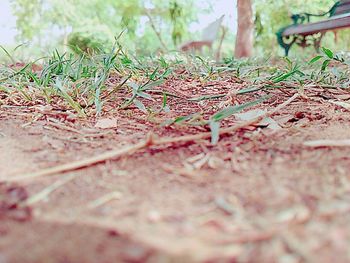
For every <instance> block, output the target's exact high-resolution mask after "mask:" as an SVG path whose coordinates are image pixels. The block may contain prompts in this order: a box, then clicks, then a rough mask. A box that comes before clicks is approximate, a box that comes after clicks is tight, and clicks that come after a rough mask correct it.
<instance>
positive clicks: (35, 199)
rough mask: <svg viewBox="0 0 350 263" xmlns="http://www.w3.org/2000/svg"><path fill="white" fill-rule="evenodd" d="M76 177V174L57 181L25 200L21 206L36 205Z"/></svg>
mask: <svg viewBox="0 0 350 263" xmlns="http://www.w3.org/2000/svg"><path fill="white" fill-rule="evenodd" d="M77 176H78V174H69V175H67V176H65V177H63V178H61V179H60V180H58V181H56V182H54V183H53V184H51V185H49V186H48V187H46V188H44V189H43V190H41V191H40V192H38V193H37V194H34V195H32V196H30V197H29V198H28V199H26V200H25V201H24V203H23V205H25V206H27V205H33V204H35V203H38V202H40V201H42V200H44V199H45V198H47V197H48V196H49V195H50V194H51V193H52V192H54V191H55V190H57V189H58V188H60V187H61V186H63V185H65V184H66V183H68V182H70V181H72V180H73V179H74V178H75V177H77Z"/></svg>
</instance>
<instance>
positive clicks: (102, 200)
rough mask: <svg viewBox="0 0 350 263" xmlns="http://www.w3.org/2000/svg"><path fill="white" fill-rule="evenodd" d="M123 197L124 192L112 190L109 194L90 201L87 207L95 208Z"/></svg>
mask: <svg viewBox="0 0 350 263" xmlns="http://www.w3.org/2000/svg"><path fill="white" fill-rule="evenodd" d="M121 197H122V194H121V193H120V192H118V191H114V192H111V193H108V194H105V195H103V196H101V197H100V198H97V199H96V200H94V201H92V202H90V203H89V204H88V205H87V208H88V209H95V208H97V207H99V206H102V205H104V204H106V203H108V202H110V201H112V200H114V199H120V198H121Z"/></svg>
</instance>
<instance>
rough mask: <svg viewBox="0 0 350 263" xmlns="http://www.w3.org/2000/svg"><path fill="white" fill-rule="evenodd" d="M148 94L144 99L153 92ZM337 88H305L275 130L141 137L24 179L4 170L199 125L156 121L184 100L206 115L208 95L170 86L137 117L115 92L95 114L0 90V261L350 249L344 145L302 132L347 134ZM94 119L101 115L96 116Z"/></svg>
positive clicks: (269, 256) (297, 254)
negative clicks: (164, 102) (93, 160)
mask: <svg viewBox="0 0 350 263" xmlns="http://www.w3.org/2000/svg"><path fill="white" fill-rule="evenodd" d="M235 81H236V80H234V79H227V80H224V81H221V82H213V83H209V84H208V83H205V84H203V83H200V82H196V81H194V80H191V81H188V82H186V81H185V82H184V81H182V80H169V81H168V82H167V83H166V84H164V85H163V86H162V87H161V89H164V90H167V91H169V92H172V93H175V94H177V95H179V96H185V95H186V96H195V95H197V96H199V95H204V94H221V93H225V92H228V90H229V89H230V88H231V87H232V85H234V83H235ZM236 87H239V85H238V86H237V85H236ZM295 92H296V91H295V90H293V89H286V91H283V92H282V91H275V93H274V94H275V95H274V96H273V97H272V98H271V99H269V100H268V101H266V102H264V103H263V104H260V105H258V106H256V108H259V109H273V108H275V107H276V106H278V105H279V104H281V103H283V102H284V101H286V100H287V99H288V98H289V97H291V95H292V94H294V93H295ZM259 95H261V94H257V93H254V94H251V95H245V96H242V98H240V100H243V101H245V100H252V99H254V98H256V97H257V96H259ZM154 96H155V98H157V100H156V101H154V102H150V104H148V105H147V106H152V105H153V106H154V107H156V105H159V104H160V101H161V96H158V95H154ZM157 96H158V97H159V98H158V97H157ZM346 96H348V97H346ZM340 98H341V99H349V98H350V96H349V93H346V92H345V91H339V90H323V89H321V88H310V89H309V90H306V93H305V96H300V97H299V98H297V99H296V100H294V101H293V102H291V103H290V104H289V105H287V106H286V107H285V108H283V109H281V110H280V111H279V112H277V113H276V114H275V115H274V116H273V119H274V120H275V121H276V122H277V123H278V124H279V126H280V127H281V128H280V129H276V130H275V129H269V128H268V127H262V126H261V125H250V126H247V127H245V128H243V129H240V130H238V131H237V132H233V133H230V134H227V135H224V136H221V138H220V141H219V143H218V144H217V145H211V143H210V140H209V139H201V140H196V141H188V142H178V143H173V144H165V145H156V146H150V147H149V148H145V149H141V150H138V151H136V152H134V153H129V154H124V155H123V156H120V157H118V158H114V159H112V160H106V161H105V162H102V163H99V164H96V165H95V164H94V165H90V166H88V167H85V168H81V169H78V170H75V171H68V172H62V173H57V174H53V175H49V176H41V177H35V178H30V177H28V178H26V179H23V180H16V179H14V178H18V177H19V176H22V175H25V174H28V173H29V174H30V173H31V172H36V171H40V170H43V169H46V168H49V167H54V166H58V165H62V164H66V163H71V162H74V161H77V160H82V159H84V158H89V157H91V156H97V155H99V154H103V153H104V152H106V151H110V150H114V149H122V148H123V147H126V146H128V145H132V144H135V143H137V142H139V141H142V140H144V139H145V137H146V134H147V133H149V132H150V131H152V132H153V134H155V135H157V136H158V137H159V138H165V137H174V138H175V137H177V136H180V135H186V134H198V133H202V132H206V131H208V129H207V128H206V127H188V126H179V125H171V126H168V127H164V126H161V125H159V123H161V122H162V121H164V120H166V119H169V118H170V117H174V116H183V115H186V114H188V113H191V112H192V113H193V112H196V111H202V113H203V115H204V116H208V114H211V113H213V112H216V111H217V109H216V108H215V106H214V105H217V104H218V101H205V102H190V101H186V100H181V99H178V98H169V107H170V110H171V112H170V113H162V114H159V115H154V116H148V117H146V115H144V114H143V113H142V112H141V111H140V110H138V109H136V108H131V109H127V110H116V105H118V103H119V102H118V99H116V100H115V101H113V100H110V101H109V102H107V103H106V105H105V108H104V109H105V110H104V112H103V114H102V116H100V117H98V118H97V117H89V118H87V119H83V118H78V117H77V116H75V115H74V114H73V113H72V111H70V110H67V109H64V108H60V107H57V106H55V105H54V104H53V105H52V106H47V105H44V104H43V103H41V102H40V100H38V101H36V102H35V103H29V104H27V105H23V104H21V103H17V102H18V100H16V99H14V98H11V100H10V99H8V98H6V99H8V101H6V103H3V105H2V106H1V108H0V182H2V183H1V184H0V220H1V224H0V262H1V263H3V262H4V263H5V262H6V263H7V262H11V263H12V262H33V263H34V262H35V263H38V262H106V263H107V262H270V263H271V262H283V263H284V262H286V263H289V262H338V263H341V262H350V250H349V247H350V223H349V222H350V202H349V201H350V172H349V171H350V147H349V145H347V146H346V145H343V146H327V147H312V146H307V145H306V144H305V142H308V141H312V140H326V139H328V140H346V139H347V140H348V139H350V114H349V111H347V110H346V109H344V108H343V107H341V106H338V105H335V104H334V103H331V102H330V100H339V99H340ZM232 101H233V100H232ZM152 103H153V104H152ZM106 118H109V120H110V121H107V124H108V125H109V128H106V129H102V128H99V125H97V126H96V123H98V122H99V120H105V119H106ZM113 122H115V125H114V126H113V125H111V123H113ZM237 122H239V121H238V120H235V119H234V118H231V120H229V121H225V122H224V123H223V126H230V125H235V124H236V123H237ZM108 125H107V126H108Z"/></svg>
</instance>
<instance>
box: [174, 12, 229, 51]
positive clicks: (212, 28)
mask: <svg viewBox="0 0 350 263" xmlns="http://www.w3.org/2000/svg"><path fill="white" fill-rule="evenodd" d="M223 19H224V15H222V16H221V17H220V18H219V19H217V20H215V21H214V22H212V23H210V24H209V25H208V26H207V27H206V28H204V29H203V32H202V38H201V39H199V40H197V41H196V40H194V41H190V42H187V43H185V44H183V45H182V46H181V47H180V49H181V51H185V52H186V51H191V52H193V51H196V50H198V51H200V52H201V51H202V48H203V47H205V46H207V47H208V48H210V49H211V48H212V45H213V42H214V41H215V40H216V38H217V35H218V32H219V30H220V26H221V23H222V20H223Z"/></svg>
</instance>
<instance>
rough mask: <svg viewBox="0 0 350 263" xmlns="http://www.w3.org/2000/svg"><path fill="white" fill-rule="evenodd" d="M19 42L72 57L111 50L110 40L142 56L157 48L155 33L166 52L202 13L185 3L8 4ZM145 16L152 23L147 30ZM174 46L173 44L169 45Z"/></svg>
mask: <svg viewBox="0 0 350 263" xmlns="http://www.w3.org/2000/svg"><path fill="white" fill-rule="evenodd" d="M11 2H12V7H13V11H14V15H15V16H16V18H17V29H18V31H19V35H18V37H19V40H20V41H31V42H32V43H35V45H39V46H43V47H45V46H47V45H48V42H55V41H56V42H55V44H54V45H55V46H56V48H60V49H65V48H66V45H67V44H68V45H69V46H70V47H72V49H73V51H75V52H78V53H80V52H82V51H84V52H86V51H87V50H90V49H91V50H99V49H101V45H102V46H103V49H108V48H110V47H111V46H112V44H113V41H114V37H115V36H117V35H119V33H120V32H122V31H124V30H126V34H124V35H123V38H122V39H121V40H120V41H121V42H122V43H123V44H124V45H126V46H128V49H129V50H131V51H136V52H138V53H142V54H147V53H151V52H154V51H155V50H157V49H159V48H161V45H160V42H159V41H157V38H156V35H155V30H156V31H158V32H159V33H160V34H161V36H162V40H163V41H164V42H165V43H166V46H167V47H168V49H171V48H172V47H173V45H178V44H179V43H180V41H181V40H182V38H183V37H184V36H185V35H186V34H187V26H186V25H187V24H188V23H190V22H191V21H194V20H195V19H196V14H197V13H198V11H199V10H202V9H201V7H200V6H199V5H196V4H195V1H185V0H172V1H170V2H169V1H162V0H151V1H140V0H128V1H121V0H120V1H116V0H104V1H101V0H74V1H73V0H11ZM149 16H150V17H151V18H152V20H154V26H155V27H156V28H154V27H152V25H151V23H150V21H149ZM172 42H173V43H172Z"/></svg>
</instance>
